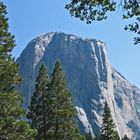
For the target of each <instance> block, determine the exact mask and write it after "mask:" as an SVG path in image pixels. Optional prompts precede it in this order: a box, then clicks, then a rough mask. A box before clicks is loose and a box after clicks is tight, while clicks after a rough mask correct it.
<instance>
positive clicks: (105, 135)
mask: <svg viewBox="0 0 140 140" xmlns="http://www.w3.org/2000/svg"><path fill="white" fill-rule="evenodd" d="M119 139H120V138H119V135H118V132H117V131H115V123H114V122H113V119H112V116H111V111H110V108H109V107H108V104H107V102H105V105H104V112H103V122H102V127H101V140H119Z"/></svg>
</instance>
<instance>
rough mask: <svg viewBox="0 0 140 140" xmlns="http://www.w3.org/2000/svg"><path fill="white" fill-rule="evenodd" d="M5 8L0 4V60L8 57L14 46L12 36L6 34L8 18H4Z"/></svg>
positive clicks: (8, 33)
mask: <svg viewBox="0 0 140 140" xmlns="http://www.w3.org/2000/svg"><path fill="white" fill-rule="evenodd" d="M6 14H7V11H6V6H5V5H4V4H3V2H0V21H2V22H0V58H6V57H7V56H9V52H11V51H12V49H13V47H14V46H15V40H14V36H13V35H12V34H11V33H10V32H8V27H9V25H8V18H7V17H6Z"/></svg>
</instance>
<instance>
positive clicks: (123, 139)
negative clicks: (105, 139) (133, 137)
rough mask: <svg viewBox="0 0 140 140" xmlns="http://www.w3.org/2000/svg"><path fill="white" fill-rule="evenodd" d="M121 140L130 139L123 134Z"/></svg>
mask: <svg viewBox="0 0 140 140" xmlns="http://www.w3.org/2000/svg"><path fill="white" fill-rule="evenodd" d="M122 140H130V139H129V138H128V137H127V135H125V136H124V137H123V138H122Z"/></svg>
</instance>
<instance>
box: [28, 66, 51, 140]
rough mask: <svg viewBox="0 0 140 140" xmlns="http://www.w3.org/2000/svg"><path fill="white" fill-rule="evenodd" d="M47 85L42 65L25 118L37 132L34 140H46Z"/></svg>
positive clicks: (46, 76) (47, 78)
mask: <svg viewBox="0 0 140 140" xmlns="http://www.w3.org/2000/svg"><path fill="white" fill-rule="evenodd" d="M48 85H49V76H48V73H47V70H46V67H45V65H44V64H43V65H42V66H41V68H40V71H39V75H38V77H37V79H36V84H35V92H34V93H33V96H32V98H31V104H30V106H29V112H28V115H27V118H28V119H30V120H31V125H32V127H33V128H36V129H37V131H38V134H37V138H36V139H38V140H41V139H47V138H46V132H47V123H48V122H47V121H48V118H47V117H48V115H47V114H49V113H48V112H49V111H50V110H49V107H50V105H49V103H48V99H49V97H48V95H49V94H48Z"/></svg>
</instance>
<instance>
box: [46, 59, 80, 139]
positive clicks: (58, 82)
mask: <svg viewBox="0 0 140 140" xmlns="http://www.w3.org/2000/svg"><path fill="white" fill-rule="evenodd" d="M49 92H50V95H51V98H50V103H51V106H52V109H51V110H50V112H49V113H50V117H51V123H50V124H51V125H50V126H49V127H50V128H48V133H47V136H48V139H49V140H66V139H70V140H80V139H82V137H81V135H80V133H79V129H78V124H77V121H76V113H75V109H74V106H73V104H72V98H71V95H70V93H69V91H68V88H67V84H66V80H65V77H64V74H63V70H62V67H61V64H60V61H57V62H56V64H55V67H54V70H53V73H52V78H51V82H50V86H49Z"/></svg>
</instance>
